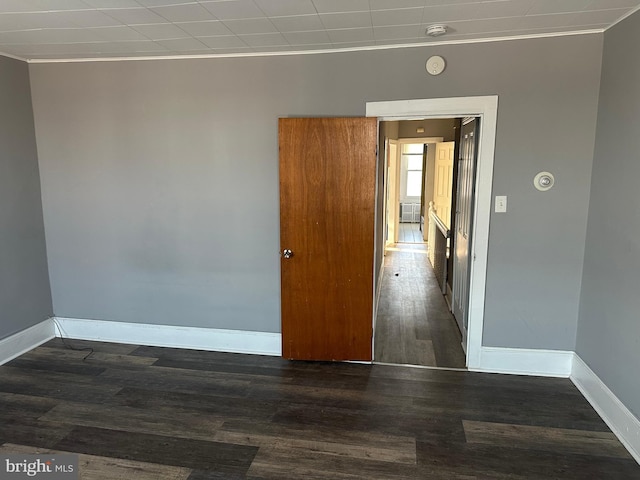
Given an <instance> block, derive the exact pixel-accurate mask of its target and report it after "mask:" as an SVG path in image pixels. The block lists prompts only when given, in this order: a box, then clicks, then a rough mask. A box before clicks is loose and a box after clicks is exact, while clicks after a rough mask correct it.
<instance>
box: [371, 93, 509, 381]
mask: <svg viewBox="0 0 640 480" xmlns="http://www.w3.org/2000/svg"><path fill="white" fill-rule="evenodd" d="M497 100H498V99H497V96H487V97H461V98H448V99H426V100H403V101H391V102H371V103H368V104H367V116H371V117H377V118H378V121H379V122H381V123H380V127H381V129H382V128H384V123H383V122H386V121H392V122H393V121H397V122H400V121H405V120H414V121H415V120H418V119H447V118H449V119H451V118H458V119H466V120H465V121H464V122H463V121H460V123H461V124H463V123H464V124H465V125H470V126H469V127H467V129H468V130H469V129H472V132H473V134H472V135H470V131H468V132H467V139H468V140H467V142H466V144H465V145H464V146H463V145H462V142H460V147H459V149H460V150H461V151H462V150H465V149H466V150H465V151H466V158H467V163H466V164H460V160H461V159H462V156H458V158H456V160H457V161H458V168H459V169H461V170H464V169H466V170H468V169H469V167H470V165H471V164H470V163H469V159H470V158H473V159H474V160H475V161H474V162H473V165H472V166H473V172H472V173H473V174H472V175H471V176H470V175H469V174H468V173H469V172H468V171H467V173H466V174H465V178H466V179H467V180H466V181H465V182H463V185H461V186H457V189H458V190H457V191H458V195H460V192H462V197H459V198H458V201H460V202H462V204H463V205H464V206H465V208H467V213H466V214H465V219H464V221H460V222H458V224H462V225H464V226H465V228H464V229H463V236H462V237H460V241H459V242H458V243H459V245H462V246H463V247H464V248H462V249H461V251H458V248H457V247H454V248H455V250H454V249H453V248H452V249H451V251H450V252H449V254H450V256H453V257H456V256H457V258H458V259H459V260H463V261H460V262H458V264H457V268H458V270H462V271H463V273H464V276H463V277H462V278H463V281H460V278H461V275H460V272H458V275H457V276H458V277H459V278H458V283H456V274H455V273H454V275H453V279H452V280H453V288H452V289H451V290H452V298H451V299H450V300H451V301H450V303H449V305H448V306H447V308H449V306H451V307H455V305H456V301H457V302H458V303H457V305H458V307H459V308H461V309H462V312H463V318H462V321H458V322H457V323H458V324H459V325H460V330H462V332H461V342H460V343H461V346H462V348H463V350H464V353H465V361H464V363H465V364H466V366H467V367H468V368H469V369H471V370H473V369H478V368H480V365H481V361H482V354H483V349H482V330H483V323H484V297H485V279H486V267H487V254H488V237H489V219H490V208H491V180H492V177H493V154H494V146H495V132H496V123H497V104H498V101H497ZM460 131H462V125H461V128H460ZM381 133H383V132H381ZM461 135H462V134H461ZM385 138H389V137H388V136H386V137H385V136H383V135H381V138H380V139H379V145H380V147H383V145H384V147H386V146H387V142H386V141H385ZM398 138H399V137H398ZM461 138H462V137H461ZM380 140H381V141H380ZM382 142H384V144H383V143H382ZM389 145H390V143H389ZM384 147H383V148H384ZM383 148H380V151H381V153H383V152H384V153H385V155H380V157H379V161H380V163H379V168H378V171H379V175H378V181H379V190H378V191H379V194H378V203H377V207H376V209H377V211H378V219H379V222H380V223H382V224H383V225H384V228H378V229H377V231H376V242H375V243H376V256H375V260H376V271H378V272H380V273H381V274H382V273H383V272H384V270H385V268H384V263H383V262H384V261H386V260H387V257H388V255H387V256H385V255H384V250H385V247H386V246H387V236H388V235H387V229H386V226H387V225H388V224H387V222H386V220H387V216H386V215H385V214H384V213H383V212H386V211H387V203H388V201H387V198H388V197H387V196H386V195H383V194H382V192H381V188H382V187H381V185H384V186H385V188H386V185H385V183H384V179H385V178H384V177H385V175H384V172H385V171H386V160H387V158H386V148H384V149H383ZM427 149H428V147H427ZM387 177H388V175H387ZM387 180H388V178H387ZM389 183H390V182H389ZM385 193H387V192H385ZM381 200H384V201H381ZM452 207H453V209H455V211H454V214H453V215H452V216H451V217H452V218H454V219H456V218H457V217H458V215H459V207H460V206H459V205H452ZM391 210H393V208H391ZM427 216H428V214H427ZM442 223H444V222H442ZM436 227H437V228H434V229H432V230H433V231H437V230H440V227H444V228H443V229H444V230H445V231H446V225H439V224H437V223H436ZM454 229H455V226H454ZM392 230H393V228H392ZM394 233H397V232H394ZM450 234H451V232H450ZM457 235H459V232H458V231H457V230H456V231H455V232H453V236H454V237H456V238H457ZM429 243H430V242H429V241H427V245H429ZM435 243H436V242H432V246H433V249H432V250H435V245H433V244H435ZM440 243H442V242H440ZM440 248H442V246H440ZM444 249H445V250H446V242H445V246H444ZM414 255H415V254H414ZM453 264H454V268H455V266H456V262H453ZM435 270H436V272H437V271H438V270H441V269H438V268H437V267H436V268H435ZM441 271H442V272H443V274H446V273H447V270H446V269H444V270H441ZM393 276H394V277H395V272H394V273H393ZM383 278H384V276H380V275H379V276H378V283H377V289H376V291H377V292H379V293H378V294H377V295H376V303H377V310H376V311H377V312H378V317H376V316H374V319H373V320H374V321H373V324H374V331H375V330H377V329H378V325H377V323H378V321H379V319H380V318H379V316H380V312H381V311H384V309H385V308H387V307H388V305H385V303H384V299H383V297H382V296H381V295H380V293H381V290H382V287H383V286H384V284H383ZM445 293H448V292H447V291H446V290H445ZM440 295H441V297H440V299H441V300H442V301H444V296H442V294H440ZM418 308H421V307H418ZM416 336H417V335H416ZM376 337H378V335H377V334H375V335H374V352H377V350H378V349H377V348H376V340H377V338H376ZM399 340H400V341H402V339H399ZM374 361H379V359H378V358H376V356H374ZM420 363H424V361H422V362H418V364H420ZM435 366H436V367H437V365H435Z"/></svg>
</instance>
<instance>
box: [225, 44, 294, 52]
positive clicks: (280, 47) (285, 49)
mask: <svg viewBox="0 0 640 480" xmlns="http://www.w3.org/2000/svg"><path fill="white" fill-rule="evenodd" d="M251 50H252V51H253V52H269V53H270V52H289V51H291V50H292V48H291V46H290V45H288V44H287V45H274V46H269V47H251ZM216 51H217V50H216Z"/></svg>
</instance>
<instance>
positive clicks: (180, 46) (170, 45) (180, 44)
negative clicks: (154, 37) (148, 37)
mask: <svg viewBox="0 0 640 480" xmlns="http://www.w3.org/2000/svg"><path fill="white" fill-rule="evenodd" d="M157 43H159V44H160V45H162V46H164V47H166V48H167V49H169V50H172V51H174V52H183V51H188V50H206V49H207V46H206V45H205V44H204V43H202V42H200V41H198V40H196V39H195V38H173V39H169V40H158V41H157Z"/></svg>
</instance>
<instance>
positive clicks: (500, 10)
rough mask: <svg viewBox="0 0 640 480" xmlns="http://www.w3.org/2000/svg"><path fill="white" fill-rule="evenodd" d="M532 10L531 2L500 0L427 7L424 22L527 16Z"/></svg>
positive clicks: (529, 0) (423, 17)
mask: <svg viewBox="0 0 640 480" xmlns="http://www.w3.org/2000/svg"><path fill="white" fill-rule="evenodd" d="M530 8H531V0H506V1H505V0H498V1H488V2H480V3H474V4H468V5H467V4H464V5H463V4H455V5H441V6H431V7H425V8H424V13H423V15H422V22H423V23H426V24H431V23H440V22H449V21H453V22H455V21H460V20H478V19H486V18H504V17H515V16H523V15H525V14H526V13H527V12H528V11H529V9H530Z"/></svg>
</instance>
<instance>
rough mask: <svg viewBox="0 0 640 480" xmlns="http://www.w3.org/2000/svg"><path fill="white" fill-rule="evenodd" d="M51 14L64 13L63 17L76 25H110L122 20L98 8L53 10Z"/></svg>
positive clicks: (120, 23) (118, 23) (117, 23)
mask: <svg viewBox="0 0 640 480" xmlns="http://www.w3.org/2000/svg"><path fill="white" fill-rule="evenodd" d="M52 15H64V17H65V19H66V20H68V21H69V22H71V23H73V24H74V25H76V26H78V27H110V26H116V25H122V22H120V21H119V20H116V19H115V18H113V17H110V16H109V15H107V14H105V13H103V12H99V11H98V10H80V11H77V12H55V13H53V14H52Z"/></svg>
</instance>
